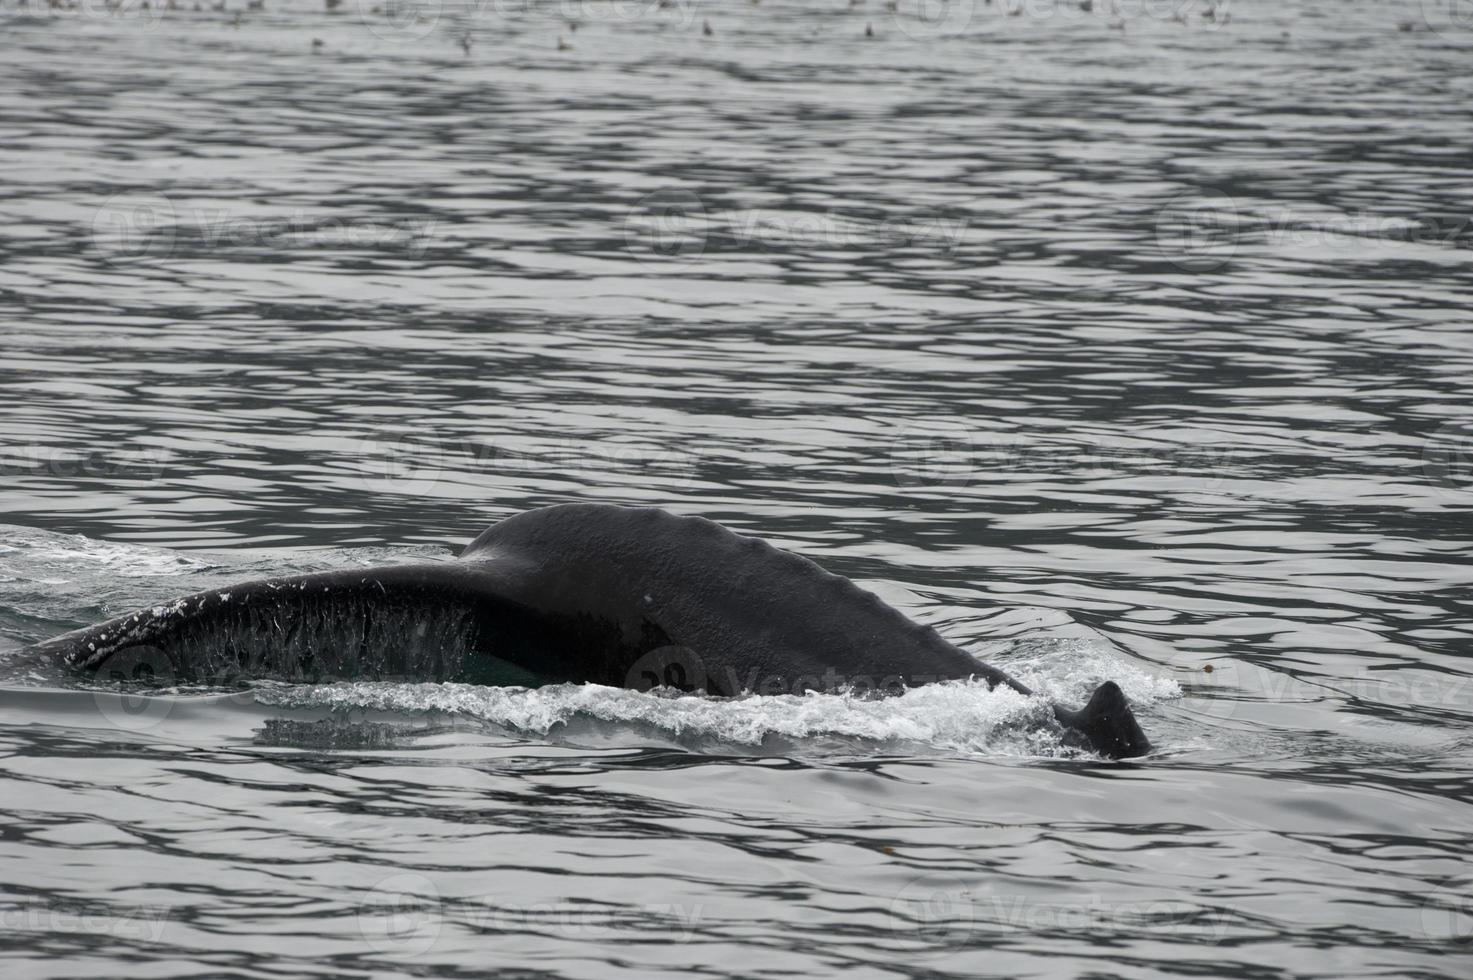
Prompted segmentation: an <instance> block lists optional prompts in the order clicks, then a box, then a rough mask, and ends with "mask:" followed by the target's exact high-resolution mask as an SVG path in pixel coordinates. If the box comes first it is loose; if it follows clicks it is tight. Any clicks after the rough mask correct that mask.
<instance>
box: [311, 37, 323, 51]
mask: <svg viewBox="0 0 1473 980" xmlns="http://www.w3.org/2000/svg"><path fill="white" fill-rule="evenodd" d="M312 50H313V51H321V50H322V38H320V37H314V38H313V39H312Z"/></svg>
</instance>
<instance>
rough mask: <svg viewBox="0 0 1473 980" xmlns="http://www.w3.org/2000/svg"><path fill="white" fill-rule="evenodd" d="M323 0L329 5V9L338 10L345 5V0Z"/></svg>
mask: <svg viewBox="0 0 1473 980" xmlns="http://www.w3.org/2000/svg"><path fill="white" fill-rule="evenodd" d="M322 2H323V3H324V4H326V5H327V9H328V10H337V9H338V8H339V7H341V6H342V5H343V0H322Z"/></svg>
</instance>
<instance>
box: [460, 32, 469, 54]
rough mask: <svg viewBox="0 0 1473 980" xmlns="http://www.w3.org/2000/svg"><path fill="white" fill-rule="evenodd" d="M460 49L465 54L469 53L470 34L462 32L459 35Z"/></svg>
mask: <svg viewBox="0 0 1473 980" xmlns="http://www.w3.org/2000/svg"><path fill="white" fill-rule="evenodd" d="M460 50H462V51H464V52H465V53H466V54H467V55H469V54H470V53H471V36H470V35H469V34H464V35H462V36H461V38H460Z"/></svg>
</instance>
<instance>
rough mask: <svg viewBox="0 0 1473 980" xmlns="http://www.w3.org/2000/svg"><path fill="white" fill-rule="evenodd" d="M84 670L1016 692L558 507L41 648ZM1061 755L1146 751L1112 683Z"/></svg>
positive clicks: (945, 653)
mask: <svg viewBox="0 0 1473 980" xmlns="http://www.w3.org/2000/svg"><path fill="white" fill-rule="evenodd" d="M37 648H38V649H39V650H41V651H44V652H46V653H48V654H50V655H53V656H56V657H59V658H60V659H61V660H62V661H63V662H64V663H66V664H68V665H70V666H71V667H73V668H75V669H77V670H80V671H83V672H88V673H93V674H101V675H102V676H105V677H107V676H111V677H117V678H122V679H139V678H145V679H149V678H151V679H153V680H155V681H160V680H165V679H167V680H168V681H170V682H176V683H177V682H204V683H213V682H233V681H238V680H240V679H244V678H279V679H285V680H292V681H304V682H311V681H321V680H341V679H359V680H382V679H401V680H413V681H429V680H453V681H462V682H467V683H480V684H505V685H526V686H537V685H540V684H550V683H560V682H562V683H567V682H571V683H589V682H591V683H598V684H605V685H610V686H614V687H629V688H637V689H641V690H648V689H650V688H654V687H668V688H676V689H679V690H681V691H686V692H692V691H704V692H705V693H707V694H709V695H716V696H736V695H741V694H744V693H755V694H779V693H782V694H792V693H802V692H805V691H815V690H816V691H839V690H849V691H853V692H861V693H863V692H871V693H875V694H893V693H898V692H901V691H903V690H905V689H906V688H908V687H913V686H916V685H920V684H926V683H931V682H935V681H941V680H953V679H967V678H976V679H980V680H983V681H985V682H986V683H987V684H988V685H989V686H991V687H996V686H998V685H1004V686H1006V687H1009V688H1012V689H1013V690H1015V691H1018V692H1021V693H1022V694H1025V695H1027V694H1031V693H1032V692H1031V691H1029V689H1028V688H1027V687H1025V686H1024V685H1023V684H1021V683H1019V682H1018V681H1017V680H1015V679H1013V678H1012V677H1009V676H1008V675H1007V674H1006V673H1004V672H1003V671H1001V670H999V669H997V668H996V667H992V666H989V665H988V664H985V663H983V662H981V661H980V660H978V659H976V658H975V657H973V656H971V655H970V654H968V653H966V652H965V651H963V650H961V649H960V648H958V647H956V646H954V645H952V644H951V643H949V642H948V641H946V640H945V639H943V638H942V637H941V635H940V634H938V633H937V632H936V631H935V630H933V629H931V628H930V627H927V626H923V625H920V624H918V623H915V622H912V621H911V620H909V619H907V618H906V617H905V616H904V615H902V614H901V613H900V612H898V611H897V610H895V609H894V608H892V607H890V606H888V605H886V604H885V603H884V602H882V601H881V600H880V599H879V597H877V596H875V595H873V594H871V593H869V592H866V591H864V590H862V589H860V588H859V587H858V586H856V585H855V584H854V583H853V582H851V581H849V580H848V579H846V578H844V577H842V576H839V575H833V574H831V573H829V572H826V571H824V570H823V569H822V568H820V567H819V566H818V565H816V564H815V563H813V562H812V561H809V560H808V559H806V558H802V557H800V556H798V555H795V554H792V553H790V552H786V551H782V550H780V549H778V548H775V547H773V546H772V545H770V544H768V543H766V542H764V541H761V540H759V539H757V538H752V537H747V536H744V535H740V534H737V533H735V532H734V531H731V530H730V529H728V528H726V527H723V526H722V525H720V524H717V523H715V522H713V521H709V520H706V519H704V518H701V517H679V516H675V515H673V514H670V513H668V512H666V511H663V510H658V509H655V508H650V507H623V506H616V505H612V504H591V503H590V504H560V505H557V506H553V507H544V508H540V509H537V510H530V511H525V512H523V513H520V514H516V515H513V516H511V517H508V518H506V519H504V520H502V521H500V522H498V523H496V524H493V525H492V526H491V527H490V528H488V529H487V530H486V531H485V532H483V533H482V534H481V535H480V536H479V537H477V538H476V539H475V540H474V541H472V542H471V543H470V544H469V545H468V546H467V547H466V548H465V550H464V551H463V552H462V553H461V554H460V556H459V557H458V558H457V559H453V560H449V561H440V562H424V563H418V564H402V565H389V566H384V567H377V568H362V569H345V570H342V569H340V570H335V571H328V572H316V573H309V574H302V575H292V576H284V577H278V578H267V579H258V580H255V581H250V582H244V583H241V584H238V585H233V586H226V587H223V588H216V589H210V590H208V591H204V592H199V593H195V594H194V595H189V596H185V597H183V598H180V599H176V600H174V601H172V602H166V603H163V604H160V605H157V606H154V607H152V608H149V609H143V610H139V611H137V612H134V613H131V614H129V615H127V616H122V617H119V618H117V619H112V620H109V621H108V622H105V623H101V624H99V625H96V626H92V627H89V628H86V629H80V630H76V631H73V632H70V633H66V634H63V635H61V636H58V637H56V638H54V639H51V640H47V641H45V642H43V643H41V644H38V647H37ZM1054 716H1055V719H1056V721H1057V723H1058V724H1059V725H1060V727H1061V728H1062V730H1063V732H1064V735H1065V737H1066V739H1067V740H1069V741H1071V742H1072V743H1074V744H1078V745H1081V746H1084V747H1087V748H1090V749H1093V750H1094V751H1096V752H1098V753H1100V754H1101V755H1104V756H1107V757H1110V758H1129V757H1134V756H1139V755H1143V754H1145V753H1146V752H1148V751H1150V747H1151V746H1150V742H1149V741H1148V740H1147V739H1146V736H1145V735H1144V733H1142V731H1141V729H1140V726H1139V725H1138V724H1137V723H1136V720H1135V717H1134V716H1133V715H1132V714H1131V711H1130V708H1129V706H1128V704H1127V703H1126V699H1125V695H1124V693H1123V692H1122V691H1121V690H1120V688H1119V686H1118V685H1116V684H1115V683H1114V682H1112V681H1106V682H1105V683H1103V684H1101V685H1100V687H1099V688H1098V689H1097V690H1096V691H1095V692H1094V694H1093V695H1092V696H1091V697H1090V699H1089V702H1088V703H1087V704H1086V705H1084V707H1082V708H1077V709H1071V708H1068V707H1065V706H1063V705H1055V706H1054Z"/></svg>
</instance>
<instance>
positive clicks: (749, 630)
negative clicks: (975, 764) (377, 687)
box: [461, 504, 1003, 694]
mask: <svg viewBox="0 0 1473 980" xmlns="http://www.w3.org/2000/svg"><path fill="white" fill-rule="evenodd" d="M461 557H462V559H463V560H466V561H467V562H472V563H484V564H486V565H488V566H490V567H491V568H493V569H497V570H498V572H497V574H495V575H494V576H493V577H494V578H495V579H496V580H497V581H498V582H499V583H502V586H501V587H502V588H504V589H505V590H506V594H507V597H508V598H510V599H513V600H514V601H516V602H519V603H523V604H526V605H528V606H532V607H534V608H537V609H540V610H542V611H544V612H546V613H548V614H551V615H554V616H574V615H581V616H588V615H592V616H597V617H599V618H602V619H605V620H606V621H608V622H610V623H612V624H615V626H616V629H617V632H618V634H619V635H620V636H621V637H622V638H623V640H624V642H625V643H627V644H628V649H630V650H633V651H636V652H638V651H640V650H641V649H645V648H649V647H651V646H652V645H654V646H655V647H656V648H657V649H661V650H663V654H662V656H664V657H666V658H667V659H670V658H674V659H675V660H676V661H679V662H680V666H681V668H682V670H684V671H685V672H686V673H687V674H690V673H692V672H694V673H695V674H697V675H700V679H702V680H704V681H705V683H704V684H693V685H691V686H705V687H706V688H707V689H709V690H712V691H713V692H720V693H726V694H735V693H738V692H740V691H743V690H751V691H756V692H758V693H768V694H771V693H778V692H780V691H785V692H789V693H792V692H796V691H801V690H806V689H809V688H824V689H833V688H837V687H842V686H845V685H849V686H853V687H855V688H886V689H893V688H895V687H897V686H899V685H901V684H907V685H910V684H918V683H925V682H928V681H934V680H939V679H945V678H956V677H967V676H970V675H978V676H983V677H986V678H987V679H988V680H989V681H991V682H993V683H996V682H997V681H998V680H1002V679H1003V677H1002V675H1001V673H1000V672H998V671H995V670H993V669H991V668H988V667H986V666H985V665H983V664H980V663H979V662H978V661H977V660H975V659H974V658H972V657H971V656H969V655H967V654H966V653H964V652H962V651H961V650H959V649H957V648H956V647H955V646H953V645H952V644H950V643H948V642H947V641H946V640H944V639H943V638H942V637H941V636H940V635H939V634H937V633H936V631H935V630H933V629H931V628H929V627H926V626H922V625H920V624H918V623H915V622H913V621H912V620H910V619H908V618H907V617H905V616H904V615H902V614H901V613H900V612H898V611H897V610H895V609H894V608H892V607H891V606H889V605H886V604H885V603H884V602H883V601H882V600H881V599H880V598H879V597H878V596H875V595H873V594H872V593H870V592H866V591H865V590H863V589H861V588H859V587H858V586H857V585H855V584H854V583H853V582H851V581H849V580H848V579H846V578H844V577H842V576H839V575H834V574H831V573H829V572H827V571H824V570H823V569H822V568H820V567H819V566H818V565H816V564H815V563H813V562H812V561H809V560H808V559H806V558H803V557H801V556H799V555H795V554H792V553H791V552H787V551H783V550H781V549H779V548H775V547H773V546H772V545H770V544H768V543H767V542H765V541H762V540H759V539H757V538H751V537H746V536H744V535H740V534H737V533H735V532H733V531H731V530H729V529H728V528H726V527H723V526H722V525H720V524H717V523H715V522H713V521H709V520H706V519H705V518H702V517H681V516H676V515H674V514H670V513H668V512H666V511H662V510H657V509H655V508H648V507H621V506H614V505H609V504H564V505H559V506H554V507H545V508H541V509H538V510H533V511H527V512H524V513H521V514H517V515H515V516H513V517H509V518H507V519H506V520H503V521H501V522H499V523H497V524H495V525H493V526H492V527H490V528H489V529H487V530H486V531H485V532H484V533H483V534H481V535H480V536H479V537H478V538H476V540H475V541H473V542H472V543H471V544H470V545H469V546H467V548H466V549H465V551H464V552H463V553H462V555H461ZM651 638H653V640H652V639H651ZM636 659H637V658H636ZM657 661H658V657H657ZM624 666H625V667H626V669H627V668H628V666H629V665H628V664H625V665H624ZM642 666H644V667H647V666H648V664H645V665H642ZM656 666H657V667H658V666H659V663H657V664H656ZM606 680H607V681H608V682H610V683H628V682H629V681H630V679H629V678H627V677H617V678H612V677H611V678H607V679H606Z"/></svg>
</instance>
